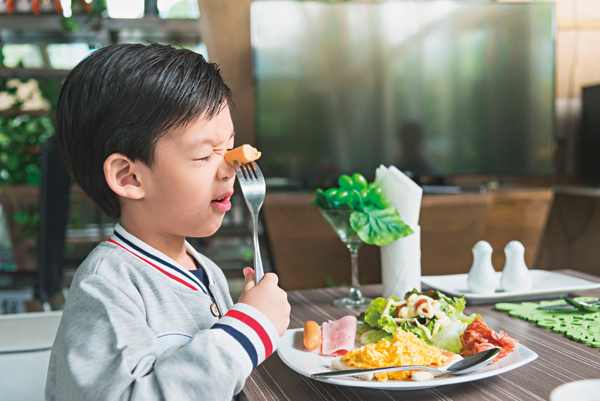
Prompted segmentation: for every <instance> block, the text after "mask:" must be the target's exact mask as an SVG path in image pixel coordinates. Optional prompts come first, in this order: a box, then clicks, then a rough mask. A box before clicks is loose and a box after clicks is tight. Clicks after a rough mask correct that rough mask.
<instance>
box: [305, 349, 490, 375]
mask: <svg viewBox="0 0 600 401" xmlns="http://www.w3.org/2000/svg"><path fill="white" fill-rule="evenodd" d="M499 352H500V348H492V349H488V350H486V351H482V352H480V353H478V354H475V355H471V356H470V357H467V358H465V359H461V360H460V361H458V362H456V363H453V364H452V365H450V366H449V367H448V369H446V370H442V369H436V368H431V367H429V366H418V365H417V366H388V367H385V368H373V369H351V370H335V371H332V372H322V373H314V374H312V375H311V377H312V378H314V379H320V378H329V377H340V376H355V375H364V374H366V373H378V372H395V371H398V370H428V371H430V372H435V373H441V374H444V375H454V376H460V375H465V374H467V373H470V372H472V371H474V370H477V369H478V368H480V367H481V366H482V365H484V364H487V362H488V361H489V360H490V359H493V358H495V357H496V355H498V353H499Z"/></svg>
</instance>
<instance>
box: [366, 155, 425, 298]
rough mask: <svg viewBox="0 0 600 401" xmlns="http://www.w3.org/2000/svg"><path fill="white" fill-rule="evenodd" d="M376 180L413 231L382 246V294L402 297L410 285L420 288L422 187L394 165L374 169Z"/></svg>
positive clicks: (409, 288) (410, 288)
mask: <svg viewBox="0 0 600 401" xmlns="http://www.w3.org/2000/svg"><path fill="white" fill-rule="evenodd" d="M375 183H376V184H377V185H379V186H380V187H381V189H382V190H383V195H384V196H385V197H386V198H387V200H388V201H389V202H390V204H391V205H392V206H394V207H395V208H396V209H397V210H398V213H399V214H400V218H401V219H402V221H404V222H405V223H406V224H408V225H409V227H410V228H411V229H412V230H413V231H414V233H413V234H410V235H408V236H406V237H404V238H399V239H398V240H396V241H394V242H392V243H390V244H388V245H385V246H382V247H381V282H382V284H383V297H384V298H388V297H389V296H391V295H393V296H395V297H398V298H402V297H404V294H405V293H406V292H407V291H411V290H412V289H413V288H416V289H417V290H419V291H421V227H420V226H419V213H420V211H421V199H422V197H423V189H422V188H421V187H420V186H418V185H417V184H416V183H415V182H414V181H413V180H411V179H410V178H409V177H407V176H406V175H405V174H403V173H402V172H401V171H400V170H398V169H397V168H396V167H394V166H390V167H389V168H387V167H385V166H383V165H381V166H379V167H378V168H377V170H376V171H375Z"/></svg>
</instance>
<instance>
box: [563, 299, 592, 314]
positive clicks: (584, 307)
mask: <svg viewBox="0 0 600 401" xmlns="http://www.w3.org/2000/svg"><path fill="white" fill-rule="evenodd" d="M562 299H563V300H564V301H565V302H567V303H569V304H571V305H573V306H574V307H576V308H577V309H579V310H581V311H584V312H587V313H595V312H600V309H598V308H594V307H593V306H592V305H590V304H587V303H585V302H579V301H575V300H574V299H573V298H568V297H562Z"/></svg>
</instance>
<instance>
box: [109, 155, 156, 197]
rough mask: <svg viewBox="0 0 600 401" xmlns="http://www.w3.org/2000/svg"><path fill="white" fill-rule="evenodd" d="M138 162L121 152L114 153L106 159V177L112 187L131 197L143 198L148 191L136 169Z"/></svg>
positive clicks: (118, 193)
mask: <svg viewBox="0 0 600 401" xmlns="http://www.w3.org/2000/svg"><path fill="white" fill-rule="evenodd" d="M137 166H138V165H137V163H135V162H133V161H132V160H131V159H129V158H128V157H127V156H125V155H122V154H120V153H113V154H112V155H110V156H108V157H107V158H106V160H105V161H104V177H105V178H106V182H107V183H108V186H109V187H110V189H112V190H113V191H114V192H115V193H116V194H117V195H119V196H121V197H123V198H129V199H142V198H143V197H144V196H145V195H146V191H145V190H144V187H143V186H142V182H141V180H140V177H139V176H138V174H139V173H140V172H138V171H136V168H137Z"/></svg>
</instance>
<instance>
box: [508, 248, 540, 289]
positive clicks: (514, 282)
mask: <svg viewBox="0 0 600 401" xmlns="http://www.w3.org/2000/svg"><path fill="white" fill-rule="evenodd" d="M504 254H505V255H506V262H505V263H504V269H502V278H501V279H500V287H501V288H502V290H503V291H505V292H518V291H527V290H528V289H530V288H531V286H532V285H533V281H532V280H531V275H530V274H529V269H528V268H527V265H526V264H525V247H524V246H523V244H522V243H520V242H519V241H510V242H509V243H508V244H506V246H505V247H504Z"/></svg>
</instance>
